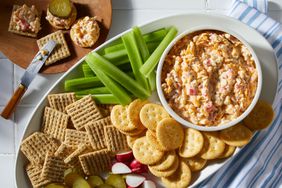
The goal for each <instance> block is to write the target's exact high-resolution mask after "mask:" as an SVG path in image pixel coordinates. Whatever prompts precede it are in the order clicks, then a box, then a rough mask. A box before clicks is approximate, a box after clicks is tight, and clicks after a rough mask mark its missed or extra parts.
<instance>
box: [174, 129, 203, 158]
mask: <svg viewBox="0 0 282 188" xmlns="http://www.w3.org/2000/svg"><path fill="white" fill-rule="evenodd" d="M203 145H204V137H203V135H202V133H201V132H200V131H198V130H195V129H192V128H187V129H184V140H183V143H182V145H181V147H180V148H179V151H178V153H179V155H180V156H181V157H184V158H189V157H193V156H195V155H197V154H198V153H200V151H201V150H202V148H203Z"/></svg>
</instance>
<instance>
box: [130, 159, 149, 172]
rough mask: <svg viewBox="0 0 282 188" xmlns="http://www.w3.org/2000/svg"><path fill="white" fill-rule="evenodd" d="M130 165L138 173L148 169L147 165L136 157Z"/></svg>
mask: <svg viewBox="0 0 282 188" xmlns="http://www.w3.org/2000/svg"><path fill="white" fill-rule="evenodd" d="M129 167H130V168H131V170H132V172H134V173H137V174H141V173H145V172H147V171H148V169H147V166H146V165H144V164H142V163H140V162H139V161H137V160H136V159H134V160H133V161H132V162H131V163H130V165H129Z"/></svg>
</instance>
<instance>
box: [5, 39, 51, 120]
mask: <svg viewBox="0 0 282 188" xmlns="http://www.w3.org/2000/svg"><path fill="white" fill-rule="evenodd" d="M55 46H56V42H55V41H53V40H50V41H48V42H47V43H46V44H45V45H44V46H43V48H42V49H40V50H39V52H38V53H37V54H36V55H35V56H34V58H33V60H32V61H31V63H30V65H29V66H28V67H27V69H26V70H25V72H24V74H23V76H22V78H21V83H20V85H19V86H18V88H17V89H16V91H15V92H14V94H13V96H12V97H11V99H10V100H9V102H8V104H7V105H6V106H5V108H4V109H3V111H2V113H1V116H2V117H3V118H5V119H8V118H9V117H10V115H11V114H12V113H13V111H14V109H15V107H16V105H17V104H18V102H19V101H20V100H21V98H22V96H23V95H24V93H25V91H26V89H27V88H28V86H29V85H30V83H31V82H32V80H33V79H34V78H35V76H36V75H37V74H38V72H39V70H40V69H41V67H42V66H43V65H44V63H45V61H46V60H47V58H48V57H49V55H50V54H51V53H52V51H53V50H54V48H55Z"/></svg>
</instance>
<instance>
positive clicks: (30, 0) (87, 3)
mask: <svg viewBox="0 0 282 188" xmlns="http://www.w3.org/2000/svg"><path fill="white" fill-rule="evenodd" d="M72 1H73V2H74V3H75V6H76V8H77V13H78V15H77V18H81V17H84V16H96V17H97V20H98V21H99V26H100V29H101V30H100V37H99V40H98V41H97V42H96V44H95V45H94V47H92V48H82V47H79V46H77V45H75V44H74V43H73V42H72V41H71V39H70V36H69V31H67V30H66V31H65V39H66V41H67V43H68V47H69V49H70V52H71V56H70V57H68V58H66V59H63V60H61V61H59V62H56V63H55V64H53V65H50V66H44V67H43V68H42V70H41V72H42V73H60V72H65V71H67V70H68V69H69V68H70V67H71V66H72V65H74V64H75V63H76V62H78V60H79V59H81V58H82V57H83V56H84V55H86V54H87V53H88V52H90V51H91V50H93V49H94V48H96V47H97V46H99V45H100V44H102V43H103V42H104V41H105V40H106V38H107V35H108V33H109V29H110V27H111V23H112V2H111V0H72ZM49 2H50V0H21V1H19V0H1V1H0V51H2V52H3V53H4V55H5V56H6V57H8V58H9V59H10V60H11V61H12V62H13V63H15V64H17V65H19V66H21V67H23V68H26V67H27V66H28V65H29V64H30V62H31V60H32V59H33V57H34V56H35V54H36V53H37V51H38V46H37V43H36V40H37V39H39V38H42V37H44V36H46V35H48V34H50V33H52V32H54V31H56V29H54V28H52V27H51V25H50V24H49V23H48V21H47V20H46V19H45V17H46V10H47V6H48V3H49ZM24 3H25V4H26V5H28V6H31V5H35V7H36V8H37V9H38V10H39V11H42V17H41V27H42V29H41V30H40V31H39V33H38V36H37V38H31V37H26V36H21V35H17V34H14V33H10V32H8V27H9V22H10V17H11V13H12V9H13V5H14V4H18V5H22V4H24Z"/></svg>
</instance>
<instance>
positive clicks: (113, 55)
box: [103, 42, 160, 65]
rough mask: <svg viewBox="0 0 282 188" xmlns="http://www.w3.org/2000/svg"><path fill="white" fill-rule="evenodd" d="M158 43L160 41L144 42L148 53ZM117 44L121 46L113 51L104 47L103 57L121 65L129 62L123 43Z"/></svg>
mask: <svg viewBox="0 0 282 188" xmlns="http://www.w3.org/2000/svg"><path fill="white" fill-rule="evenodd" d="M159 44H160V42H150V43H147V44H146V45H147V47H148V49H149V52H150V54H151V53H152V52H153V51H154V50H155V49H156V48H157V47H158V45H159ZM116 46H117V45H116ZM118 46H122V48H121V49H117V50H115V51H111V52H109V50H107V49H108V48H106V49H105V54H104V55H103V57H105V58H106V59H107V60H109V61H110V62H112V63H113V64H114V65H122V64H125V63H129V59H128V56H127V51H126V50H125V48H124V45H123V44H119V45H118ZM112 47H113V48H114V47H115V46H111V47H109V48H112ZM118 48H119V47H118Z"/></svg>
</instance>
